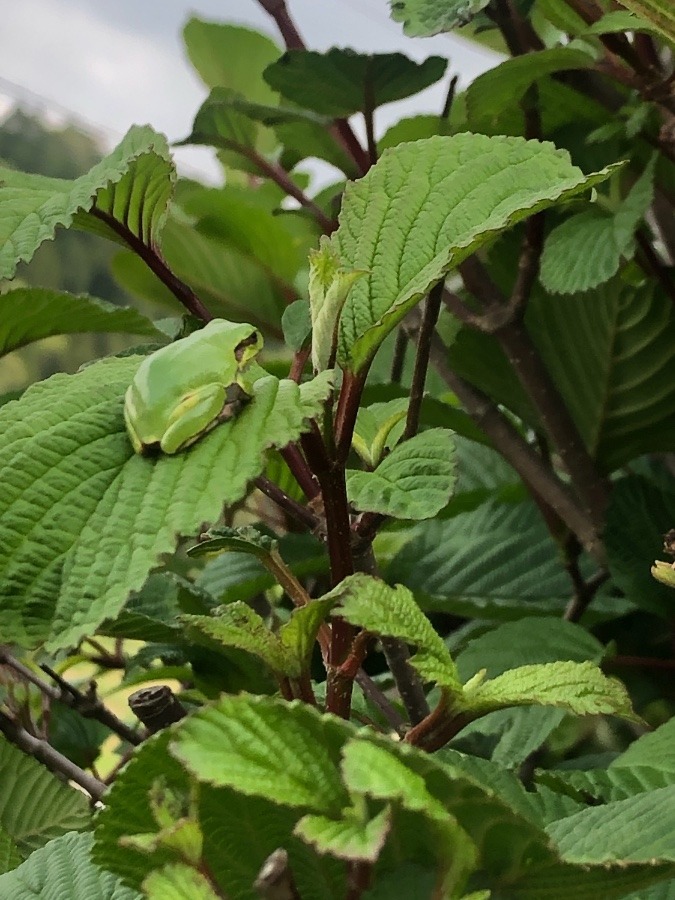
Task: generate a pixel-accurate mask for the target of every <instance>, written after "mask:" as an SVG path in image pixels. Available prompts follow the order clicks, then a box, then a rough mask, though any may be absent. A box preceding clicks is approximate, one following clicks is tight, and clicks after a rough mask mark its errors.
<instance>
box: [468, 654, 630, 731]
mask: <svg viewBox="0 0 675 900" xmlns="http://www.w3.org/2000/svg"><path fill="white" fill-rule="evenodd" d="M464 703H465V704H466V708H467V709H469V710H471V711H475V712H488V711H490V710H493V709H500V708H503V707H507V706H522V705H526V706H530V705H533V704H535V705H539V706H556V707H558V708H559V709H566V710H569V712H573V713H576V714H577V715H580V716H585V715H599V714H604V715H616V716H622V717H623V718H626V719H631V720H633V721H637V722H639V721H640V718H639V716H637V715H636V714H635V712H634V711H633V708H632V706H631V702H630V697H629V696H628V693H627V692H626V689H625V687H624V686H623V684H622V683H621V682H620V681H618V680H617V679H616V678H608V677H607V676H606V675H603V673H602V671H601V670H600V669H599V668H598V666H597V665H595V664H594V663H591V662H582V663H577V662H555V663H544V664H543V665H532V666H521V667H520V668H518V669H510V670H508V671H507V672H504V673H503V674H502V675H498V676H497V677H496V678H492V679H490V680H489V681H483V682H482V683H480V684H478V685H477V686H476V687H474V688H471V689H470V688H469V686H468V685H467V686H466V689H465V693H464Z"/></svg>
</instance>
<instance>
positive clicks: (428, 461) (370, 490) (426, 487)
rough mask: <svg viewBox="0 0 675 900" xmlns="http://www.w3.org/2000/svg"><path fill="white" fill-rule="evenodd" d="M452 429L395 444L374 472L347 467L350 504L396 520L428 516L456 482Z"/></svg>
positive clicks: (439, 506)
mask: <svg viewBox="0 0 675 900" xmlns="http://www.w3.org/2000/svg"><path fill="white" fill-rule="evenodd" d="M453 438H454V436H453V434H452V432H451V431H448V430H447V429H444V428H432V429H431V430H429V431H424V432H422V433H421V434H417V435H415V436H414V437H412V438H410V440H408V441H404V442H403V443H402V444H398V445H397V446H396V447H395V448H394V449H393V450H392V452H391V453H390V454H389V455H388V456H387V457H385V459H384V460H383V461H382V462H381V463H380V464H379V466H378V467H377V468H376V469H375V471H374V472H360V471H357V470H354V469H349V470H347V494H348V496H349V501H350V503H351V504H352V506H353V507H354V508H355V509H357V510H361V511H364V512H366V511H367V512H377V513H382V514H383V515H386V516H393V517H394V518H398V519H430V518H432V517H433V516H435V515H436V514H437V513H438V512H440V510H441V509H443V507H444V506H446V504H447V503H448V501H449V500H450V497H451V495H452V490H453V487H454V484H455V459H454V457H455V445H454V439H453Z"/></svg>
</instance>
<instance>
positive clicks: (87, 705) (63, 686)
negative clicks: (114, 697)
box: [0, 647, 143, 746]
mask: <svg viewBox="0 0 675 900" xmlns="http://www.w3.org/2000/svg"><path fill="white" fill-rule="evenodd" d="M0 664H2V665H5V666H7V667H8V668H10V669H13V670H14V671H15V672H16V673H17V674H19V675H21V677H22V678H24V679H25V680H26V681H29V682H30V683H31V684H33V685H35V687H36V688H38V690H39V691H40V692H41V693H42V694H43V695H44V696H45V697H48V698H49V699H50V700H52V701H54V702H55V703H62V704H63V705H64V706H69V707H70V708H71V709H74V710H75V712H78V713H79V714H80V715H81V716H82V717H83V718H85V719H96V721H98V722H100V723H101V724H102V725H105V726H106V728H109V729H110V730H111V731H112V732H114V733H115V734H117V735H118V736H119V737H121V738H122V740H124V741H127V742H128V743H130V744H133V745H134V746H136V745H138V744H140V743H141V742H142V740H143V737H142V736H141V735H139V734H138V733H137V732H136V731H135V730H134V729H133V728H131V727H130V726H129V725H127V724H126V722H123V721H122V720H121V719H119V718H118V717H117V716H116V715H115V714H114V713H113V712H111V711H110V710H109V709H108V708H107V707H106V706H104V705H103V703H101V701H100V700H99V698H98V696H97V694H96V685H95V684H94V682H93V681H92V682H91V684H90V686H89V690H88V691H87V692H86V693H83V692H82V691H80V690H78V688H76V687H73V685H72V684H69V683H68V682H67V681H65V680H64V679H63V678H61V676H60V675H58V674H57V673H56V672H54V671H53V670H52V669H50V668H49V667H48V666H43V667H42V668H43V669H44V670H45V671H46V672H47V674H48V675H49V676H50V678H53V679H54V680H55V681H56V683H57V684H58V685H59V686H58V688H56V687H52V685H51V684H48V683H47V682H46V681H43V679H42V678H40V676H39V675H36V674H35V672H33V671H32V669H29V668H28V666H25V665H24V664H23V663H22V662H20V661H19V660H18V659H16V657H15V656H13V655H12V654H11V653H10V652H9V650H8V649H7V648H6V647H0Z"/></svg>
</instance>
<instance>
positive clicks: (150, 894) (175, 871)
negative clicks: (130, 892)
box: [143, 863, 222, 900]
mask: <svg viewBox="0 0 675 900" xmlns="http://www.w3.org/2000/svg"><path fill="white" fill-rule="evenodd" d="M143 893H144V895H145V896H146V897H147V898H148V900H219V898H220V897H221V896H222V895H221V894H220V893H218V894H216V893H215V891H214V889H213V888H212V886H211V884H210V882H209V880H208V879H207V878H206V876H205V875H202V873H201V872H198V871H197V870H196V869H193V868H192V867H191V866H188V865H186V864H185V863H173V865H169V866H164V868H163V869H157V870H155V871H154V872H151V873H150V874H149V875H148V877H147V878H146V879H145V881H144V882H143Z"/></svg>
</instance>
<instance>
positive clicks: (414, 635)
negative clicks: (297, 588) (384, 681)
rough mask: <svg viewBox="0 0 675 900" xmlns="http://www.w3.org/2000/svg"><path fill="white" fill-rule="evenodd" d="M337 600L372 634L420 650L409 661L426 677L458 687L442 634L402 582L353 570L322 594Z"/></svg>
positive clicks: (346, 614) (343, 611)
mask: <svg viewBox="0 0 675 900" xmlns="http://www.w3.org/2000/svg"><path fill="white" fill-rule="evenodd" d="M329 597H330V598H333V599H335V600H338V601H339V603H340V610H339V614H340V616H341V617H342V618H344V619H346V620H347V621H348V622H351V623H352V624H353V625H360V626H361V627H362V628H365V629H366V630H367V631H372V632H373V634H380V635H387V636H390V637H396V638H400V639H401V640H404V641H406V642H407V643H410V644H415V645H416V646H417V647H418V648H419V650H418V652H417V653H416V654H415V656H413V657H412V659H411V660H410V662H411V663H412V665H414V666H415V668H416V669H417V670H418V672H419V673H420V674H421V675H422V677H423V678H425V679H426V680H428V681H435V682H437V683H438V684H439V685H442V686H443V687H447V688H448V689H450V690H457V689H458V688H459V680H458V677H457V671H456V668H455V664H454V662H453V661H452V657H451V656H450V654H449V652H448V650H447V648H446V646H445V644H444V643H443V640H442V638H441V637H440V636H439V635H438V634H436V632H435V631H434V628H433V626H432V625H431V623H430V622H429V620H428V619H427V617H426V616H425V615H424V613H423V612H422V611H421V610H420V608H419V606H418V605H417V603H416V602H415V598H414V597H413V595H412V594H411V593H410V591H409V590H407V589H406V588H404V587H403V586H402V585H400V584H399V585H397V586H396V587H393V588H392V587H389V585H387V584H385V583H384V582H383V581H380V580H379V579H378V578H373V577H372V576H370V575H364V574H361V573H359V574H356V575H350V576H349V577H348V578H345V579H344V580H343V581H341V582H340V584H339V585H338V586H337V587H336V588H334V589H333V590H332V591H331V592H330V593H329V594H326V595H325V598H326V599H327V598H329Z"/></svg>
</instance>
